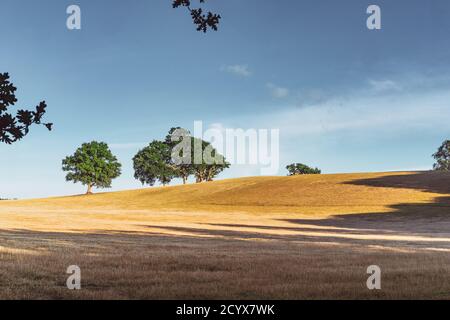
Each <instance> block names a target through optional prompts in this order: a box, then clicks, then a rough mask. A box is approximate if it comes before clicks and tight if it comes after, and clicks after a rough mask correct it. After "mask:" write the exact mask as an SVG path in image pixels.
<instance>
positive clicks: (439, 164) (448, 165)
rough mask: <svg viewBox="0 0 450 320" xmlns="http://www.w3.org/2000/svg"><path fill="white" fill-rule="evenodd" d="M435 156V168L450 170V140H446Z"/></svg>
mask: <svg viewBox="0 0 450 320" xmlns="http://www.w3.org/2000/svg"><path fill="white" fill-rule="evenodd" d="M433 157H434V159H435V160H436V163H435V164H434V170H437V171H450V140H446V141H444V142H443V143H442V145H441V146H440V147H439V149H438V151H437V152H436V153H435V154H433Z"/></svg>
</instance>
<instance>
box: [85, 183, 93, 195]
mask: <svg viewBox="0 0 450 320" xmlns="http://www.w3.org/2000/svg"><path fill="white" fill-rule="evenodd" d="M92 193H93V192H92V184H88V189H87V192H86V194H92Z"/></svg>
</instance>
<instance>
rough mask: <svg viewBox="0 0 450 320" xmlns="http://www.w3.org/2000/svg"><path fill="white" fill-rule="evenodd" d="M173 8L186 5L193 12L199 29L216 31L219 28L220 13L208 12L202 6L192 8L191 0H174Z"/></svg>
mask: <svg viewBox="0 0 450 320" xmlns="http://www.w3.org/2000/svg"><path fill="white" fill-rule="evenodd" d="M199 1H200V3H205V1H206V0H199ZM172 6H173V8H179V7H186V8H187V9H188V11H189V12H190V13H191V16H192V20H193V21H194V24H195V25H197V31H203V32H205V33H206V32H207V31H208V29H212V30H214V31H217V30H218V25H219V23H220V19H221V18H222V17H221V16H220V15H219V14H216V13H212V12H210V11H209V12H208V13H204V12H203V9H202V8H197V9H192V8H191V0H173V3H172Z"/></svg>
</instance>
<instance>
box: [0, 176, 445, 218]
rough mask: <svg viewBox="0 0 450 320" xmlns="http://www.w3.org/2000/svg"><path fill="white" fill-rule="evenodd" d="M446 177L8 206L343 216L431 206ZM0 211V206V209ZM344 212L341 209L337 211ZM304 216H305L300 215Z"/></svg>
mask: <svg viewBox="0 0 450 320" xmlns="http://www.w3.org/2000/svg"><path fill="white" fill-rule="evenodd" d="M449 181H450V175H448V174H438V173H432V172H415V173H414V172H402V173H368V174H335V175H316V176H297V177H257V178H242V179H231V180H223V181H217V182H210V183H204V184H194V185H186V186H173V187H161V188H147V189H141V190H132V191H123V192H115V193H102V194H96V195H93V196H73V197H63V198H49V199H39V200H28V201H19V202H15V203H13V202H6V203H3V204H6V205H8V206H11V205H13V206H16V205H17V206H21V207H27V206H31V207H34V208H35V207H36V206H38V207H40V206H42V207H48V208H64V209H87V208H89V209H103V208H104V209H129V210H181V211H186V210H188V211H191V210H206V211H245V212H267V211H274V212H284V211H289V212H299V211H301V212H306V213H308V212H310V211H311V210H309V208H312V211H311V212H312V213H319V212H322V211H323V210H321V209H320V207H336V208H335V210H337V211H338V212H342V213H348V209H349V208H352V207H353V208H355V207H358V210H364V209H365V208H368V209H372V208H373V207H380V206H381V207H383V206H384V207H389V206H390V205H395V204H399V203H402V204H408V203H410V204H418V203H427V202H428V203H429V202H433V200H434V199H436V198H439V197H442V195H443V194H444V195H448V194H450V190H448V189H449V187H448V185H449ZM0 206H1V204H0ZM339 207H343V209H339ZM305 210H306V211H305Z"/></svg>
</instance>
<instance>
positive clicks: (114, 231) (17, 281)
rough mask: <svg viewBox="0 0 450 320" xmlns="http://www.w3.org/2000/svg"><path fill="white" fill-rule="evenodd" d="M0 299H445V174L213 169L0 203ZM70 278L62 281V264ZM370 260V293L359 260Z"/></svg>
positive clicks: (449, 273) (448, 240) (448, 211)
mask: <svg viewBox="0 0 450 320" xmlns="http://www.w3.org/2000/svg"><path fill="white" fill-rule="evenodd" d="M0 226H1V227H0V266H1V268H0V298H4V299H5V298H6V299H29V298H43V299H52V298H58V299H59V298H63V299H70V298H88V299H92V298H99V299H106V298H113V299H126V298H130V299H138V298H148V299H166V298H188V299H197V298H198V299H203V298H212V299H220V298H234V299H246V298H256V299H259V298H265V299H277V298H279V299H285V298H290V299H317V298H325V299H349V298H361V299H377V298H388V299H391V298H404V299H410V298H424V299H450V281H449V280H450V175H448V174H437V173H426V172H417V173H408V172H405V173H383V174H379V173H378V174H347V175H322V176H304V177H268V178H246V179H236V180H226V181H219V182H213V183H207V184H200V185H189V186H180V187H166V188H152V189H142V190H135V191H126V192H119V193H105V194H97V195H93V196H76V197H66V198H54V199H42V200H29V201H5V202H0ZM73 264H76V265H79V266H80V267H81V269H82V286H83V289H82V290H81V291H78V292H73V291H69V290H68V289H67V288H66V287H65V281H66V277H67V275H66V274H65V270H66V268H67V267H68V266H69V265H73ZM372 264H376V265H379V266H380V267H381V268H382V272H383V278H382V286H383V288H382V290H381V291H377V292H373V291H369V290H368V289H367V288H366V286H365V283H366V279H367V275H366V268H367V267H368V266H369V265H372Z"/></svg>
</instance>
